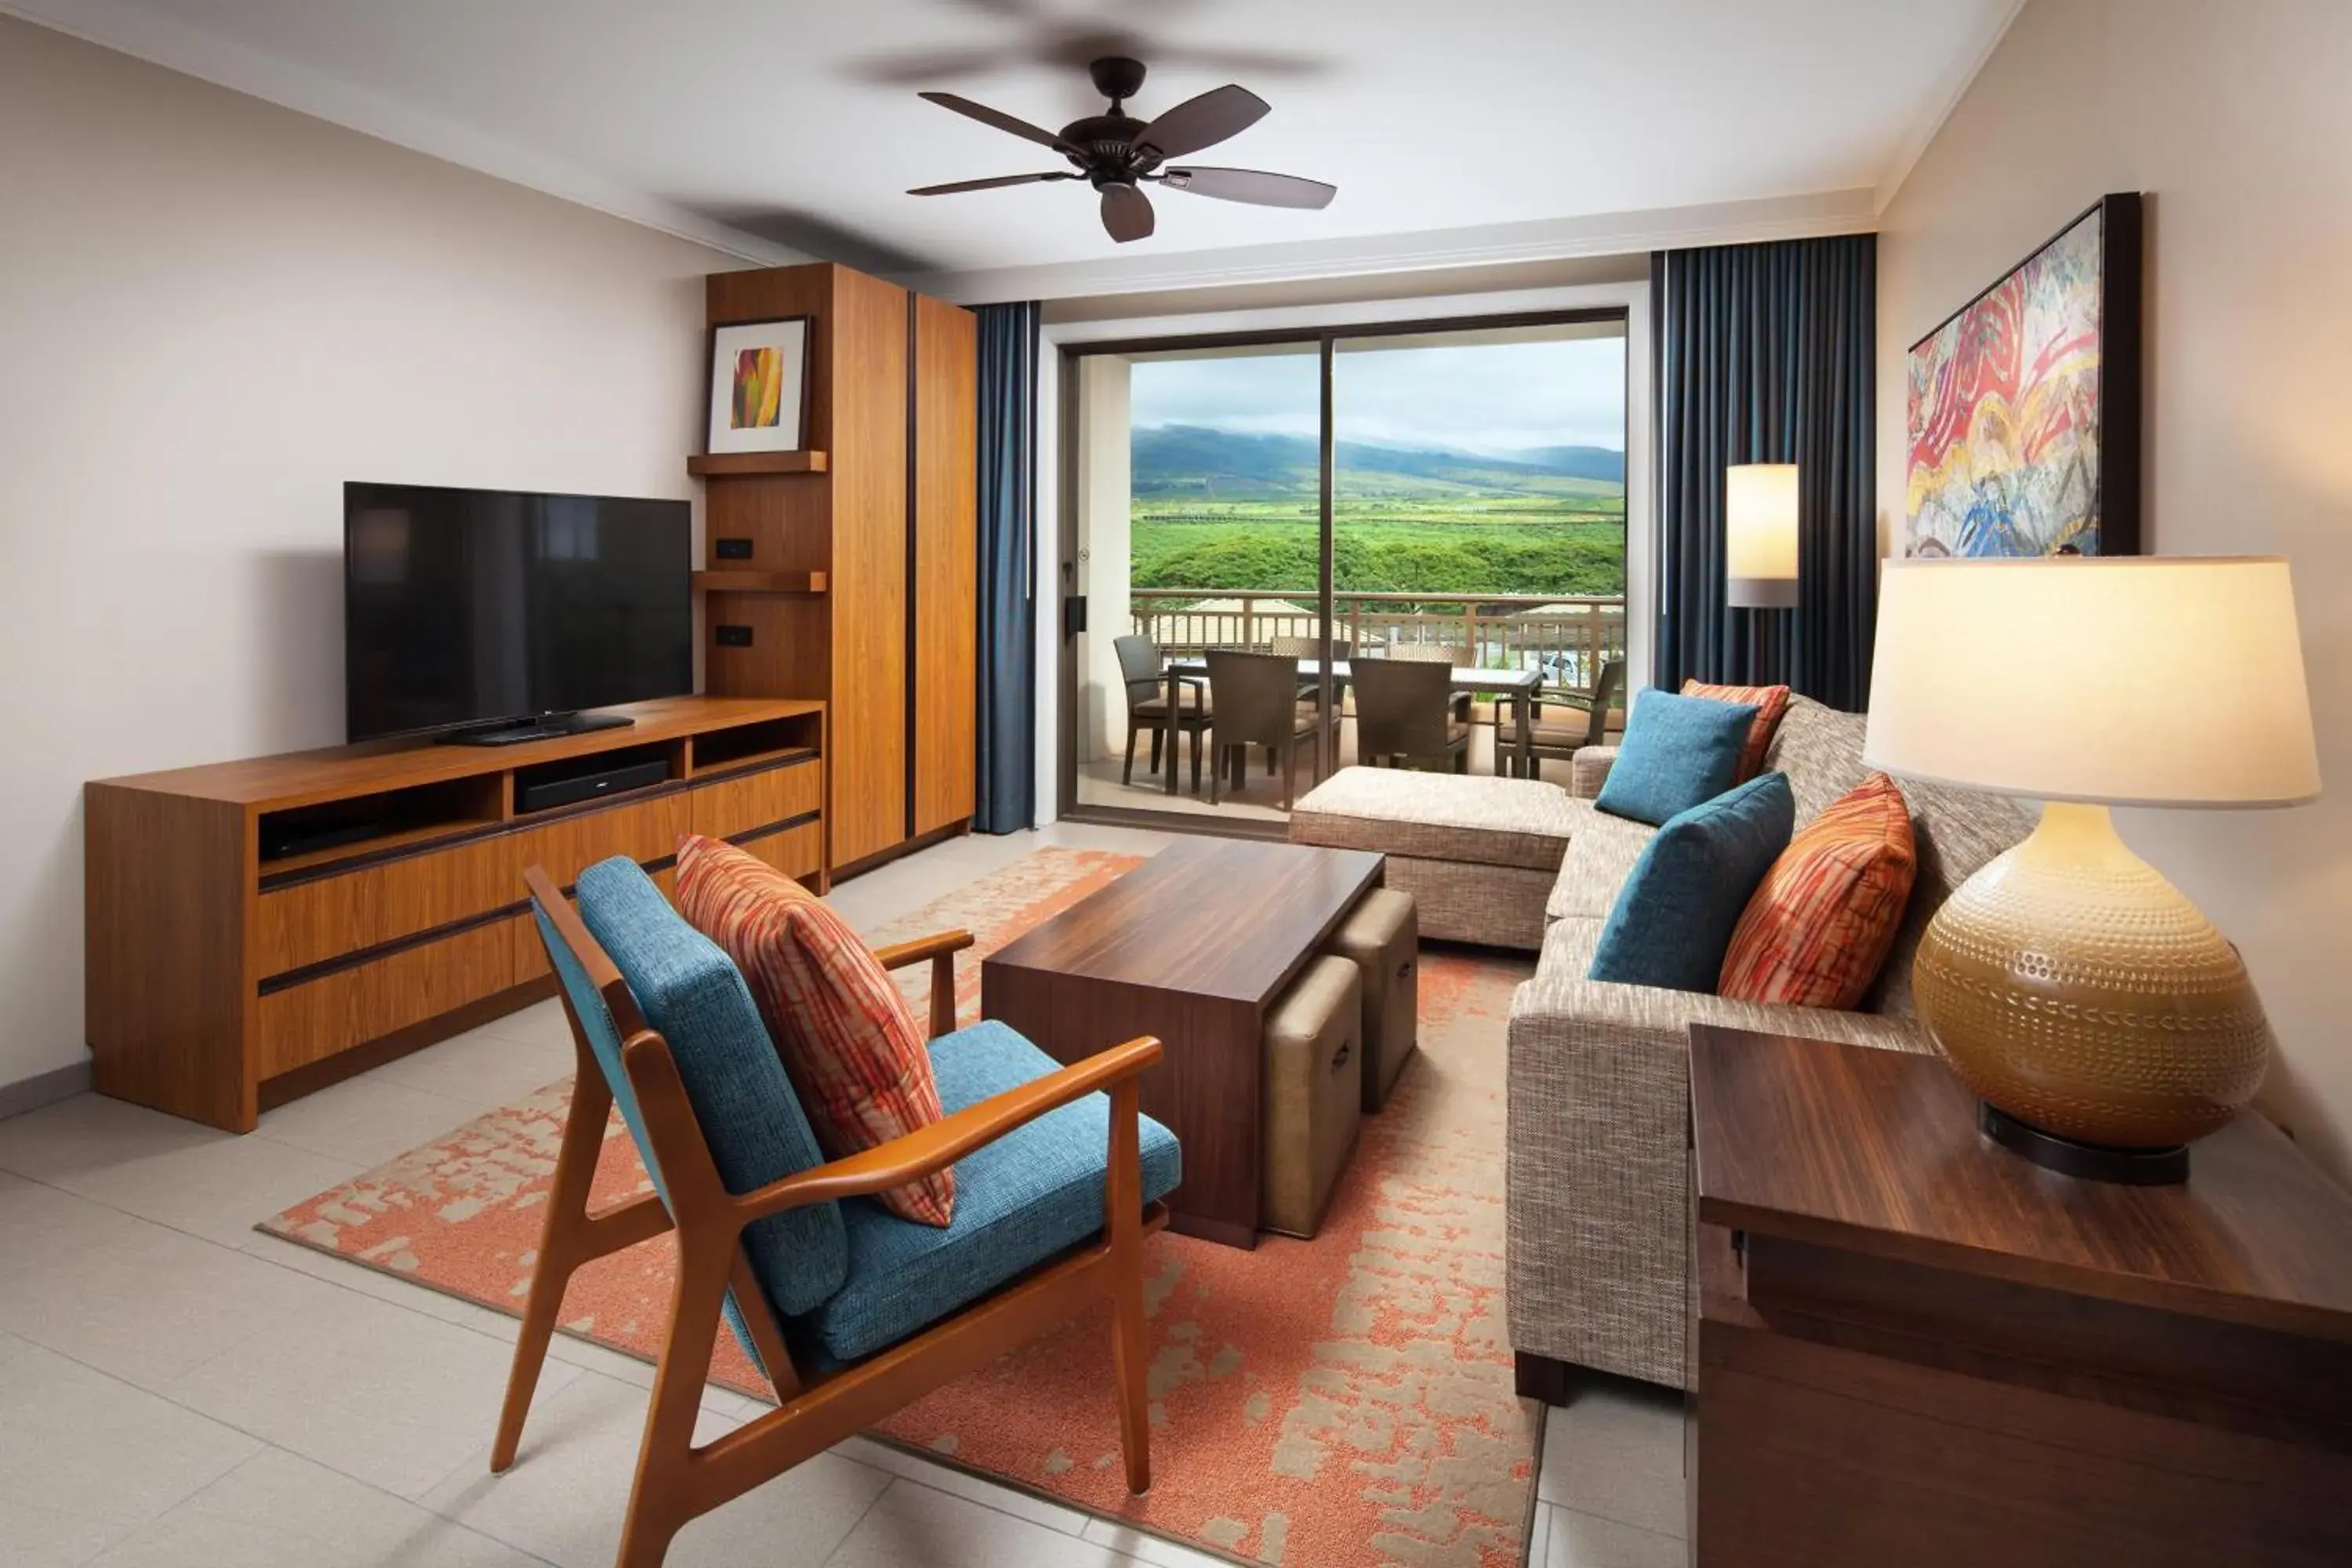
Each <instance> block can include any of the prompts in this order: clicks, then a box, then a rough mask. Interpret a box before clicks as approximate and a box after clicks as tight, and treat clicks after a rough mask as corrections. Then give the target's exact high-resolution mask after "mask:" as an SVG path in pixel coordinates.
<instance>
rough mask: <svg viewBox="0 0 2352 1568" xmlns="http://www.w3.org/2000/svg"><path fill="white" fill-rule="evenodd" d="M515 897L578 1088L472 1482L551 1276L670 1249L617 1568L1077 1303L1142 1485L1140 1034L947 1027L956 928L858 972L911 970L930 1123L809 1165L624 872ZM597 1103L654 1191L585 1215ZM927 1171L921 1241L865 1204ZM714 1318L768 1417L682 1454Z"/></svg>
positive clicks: (1136, 1488) (755, 1046)
mask: <svg viewBox="0 0 2352 1568" xmlns="http://www.w3.org/2000/svg"><path fill="white" fill-rule="evenodd" d="M524 882H525V884H526V886H528V888H529V889H530V902H531V910H532V914H533V916H534V917H535V919H536V920H537V921H538V924H539V932H540V938H541V942H544V943H545V945H546V948H547V954H548V957H549V959H550V960H551V963H553V964H554V967H555V972H556V974H557V976H558V978H559V979H560V981H561V983H562V984H561V994H562V997H563V1010H564V1015H565V1016H566V1017H567V1018H568V1019H569V1020H570V1021H571V1025H572V1047H573V1056H574V1058H575V1059H576V1062H577V1067H578V1077H577V1078H575V1079H573V1082H572V1107H571V1110H570V1113H569V1114H568V1116H567V1117H566V1118H565V1121H564V1125H563V1139H562V1145H561V1148H560V1152H558V1154H557V1156H556V1163H555V1179H554V1184H553V1188H552V1190H551V1192H550V1194H549V1196H548V1205H547V1218H546V1222H545V1226H544V1229H543V1231H542V1233H541V1240H540V1247H539V1254H538V1260H537V1262H536V1263H535V1264H534V1265H533V1266H532V1269H531V1281H530V1301H529V1304H528V1306H527V1307H526V1309H525V1310H524V1313H523V1321H522V1329H521V1332H520V1337H519V1338H518V1339H517V1340H516V1342H515V1355H514V1369H513V1372H512V1374H511V1375H510V1376H509V1380H508V1384H507V1393H506V1402H505V1405H504V1407H503V1408H502V1409H501V1411H500V1412H499V1427H498V1436H497V1439H496V1441H495V1442H494V1443H493V1444H492V1446H491V1449H490V1468H491V1469H492V1470H493V1471H503V1470H505V1469H506V1468H508V1467H509V1466H510V1465H511V1464H513V1462H514V1458H515V1451H516V1447H517V1445H518V1444H519V1443H520V1440H521V1436H522V1428H523V1420H524V1417H525V1415H527V1414H528V1413H529V1411H530V1400H531V1393H532V1391H533V1389H534V1388H535V1387H536V1386H537V1385H538V1382H539V1373H540V1368H541V1364H542V1363H543V1362H544V1360H545V1358H546V1354H547V1347H548V1342H549V1339H550V1336H551V1334H552V1333H553V1331H554V1329H555V1325H556V1322H557V1321H558V1319H559V1317H560V1315H561V1311H562V1304H563V1293H564V1288H565V1286H566V1285H567V1284H568V1283H569V1282H570V1280H571V1279H572V1274H573V1273H574V1272H575V1271H576V1270H577V1269H579V1268H581V1267H582V1266H583V1264H587V1263H590V1262H593V1261H594V1260H595V1259H597V1258H603V1257H605V1256H608V1255H609V1254H612V1253H615V1252H618V1251H620V1250H622V1249H623V1248H625V1247H634V1246H635V1245H637V1244H638V1243H640V1242H646V1241H650V1240H652V1239H654V1238H655V1237H659V1236H661V1235H664V1234H665V1233H667V1232H670V1231H672V1230H675V1231H676V1232H677V1285H676V1288H675V1290H674V1292H673V1293H672V1295H671V1297H670V1300H669V1302H668V1306H667V1311H668V1321H667V1327H666V1329H665V1331H664V1332H663V1336H662V1348H661V1362H660V1366H659V1370H658V1371H657V1372H656V1375H655V1378H654V1385H653V1394H652V1400H651V1406H650V1408H649V1409H648V1411H647V1413H646V1426H645V1436H644V1437H643V1439H642V1441H641V1443H640V1446H639V1447H638V1450H637V1464H636V1476H635V1483H634V1486H633V1488H632V1489H631V1491H630V1493H629V1503H628V1512H627V1514H626V1516H625V1519H624V1521H623V1524H622V1528H621V1548H620V1554H619V1558H618V1568H658V1565H659V1564H660V1563H661V1561H662V1558H663V1556H664V1555H665V1553H666V1552H667V1550H668V1547H669V1543H670V1541H671V1538H672V1537H673V1536H675V1535H676V1534H677V1531H678V1530H679V1529H680V1528H681V1527H683V1526H684V1525H685V1524H686V1523H687V1522H688V1521H691V1520H693V1519H696V1518H698V1517H699V1516H700V1515H702V1514H705V1513H708V1512H709V1511H710V1510H713V1509H715V1508H718V1507H719V1506H720V1505H721V1504H723V1503H725V1502H727V1501H729V1500H730V1499H733V1498H736V1497H740V1496H741V1495H742V1494H743V1493H745V1492H747V1491H749V1490H751V1489H752V1488H753V1487H756V1486H758V1485H760V1484H761V1482H763V1481H766V1480H769V1479H772V1478H774V1477H776V1476H778V1475H781V1474H782V1472H784V1471H785V1470H788V1469H790V1468H793V1466H795V1465H797V1464H800V1463H801V1462H802V1461H803V1460H805V1459H807V1458H811V1457H813V1456H814V1455H817V1454H820V1453H823V1452H824V1450H825V1449H827V1448H829V1447H832V1446H833V1445H834V1444H835V1443H837V1442H839V1441H840V1440H841V1439H842V1438H844V1437H846V1436H849V1435H850V1434H852V1433H854V1432H856V1431H859V1430H861V1429H862V1428H865V1427H866V1426H872V1425H873V1424H874V1423H875V1422H877V1421H878V1420H880V1419H882V1418H883V1417H884V1416H886V1415H889V1414H890V1413H891V1412H892V1411H894V1410H896V1409H898V1407H899V1406H901V1405H906V1404H908V1403H909V1402H911V1401H913V1400H915V1399H917V1398H919V1397H920V1396H921V1395H923V1394H927V1393H929V1391H931V1390H932V1389H934V1388H937V1387H939V1386H940V1384H945V1383H948V1382H950V1381H951V1380H952V1379H954V1378H957V1377H960V1376H962V1375H963V1374H964V1373H969V1372H971V1371H973V1370H975V1369H977V1368H980V1367H982V1366H985V1365H987V1364H988V1363H990V1362H992V1361H993V1360H995V1359H996V1358H997V1357H998V1356H1000V1355H1002V1354H1003V1353H1004V1352H1007V1351H1010V1350H1013V1348H1015V1347H1016V1346H1019V1345H1021V1344H1023V1343H1024V1342H1027V1341H1029V1340H1031V1339H1034V1338H1035V1337H1036V1336H1037V1335H1038V1334H1040V1333H1042V1332H1045V1331H1047V1330H1049V1329H1052V1328H1055V1327H1056V1326H1058V1325H1060V1324H1062V1323H1065V1322H1067V1321H1069V1320H1070V1319H1072V1318H1074V1317H1077V1316H1080V1315H1081V1314H1083V1313H1084V1312H1086V1311H1087V1310H1088V1309H1089V1308H1090V1307H1092V1306H1093V1305H1094V1304H1095V1303H1096V1302H1097V1301H1101V1300H1108V1301H1109V1302H1110V1303H1111V1308H1112V1310H1111V1322H1110V1334H1111V1349H1112V1364H1113V1368H1114V1371H1113V1379H1112V1381H1113V1384H1114V1387H1113V1388H1112V1389H1111V1390H1108V1391H1107V1392H1108V1394H1109V1395H1110V1396H1111V1397H1114V1398H1115V1399H1116V1402H1117V1405H1118V1422H1119V1447H1120V1451H1121V1454H1122V1456H1123V1458H1124V1460H1125V1468H1126V1481H1127V1486H1128V1489H1129V1491H1131V1492H1137V1493H1140V1492H1142V1491H1143V1490H1144V1489H1146V1488H1148V1487H1149V1486H1150V1482H1151V1462H1150V1397H1149V1391H1148V1387H1147V1383H1146V1377H1147V1373H1148V1372H1149V1370H1150V1367H1149V1359H1150V1347H1149V1344H1148V1342H1146V1340H1145V1337H1144V1305H1143V1290H1144V1279H1143V1257H1142V1247H1143V1237H1145V1236H1146V1235H1147V1234H1148V1233H1150V1232H1151V1231H1154V1230H1157V1229H1159V1228H1160V1227H1161V1226H1164V1225H1166V1224H1167V1220H1168V1215H1167V1211H1166V1209H1165V1208H1164V1207H1162V1206H1161V1205H1160V1202H1159V1200H1160V1198H1161V1197H1162V1196H1164V1195H1165V1194H1167V1193H1168V1192H1170V1191H1171V1190H1172V1189H1173V1188H1174V1186H1175V1184H1176V1182H1177V1179H1178V1176H1179V1174H1180V1169H1179V1160H1178V1152H1177V1149H1176V1141H1175V1139H1174V1138H1173V1137H1172V1136H1171V1135H1170V1134H1169V1132H1168V1131H1167V1130H1166V1129H1165V1128H1162V1127H1161V1126H1160V1125H1159V1123H1157V1122H1154V1121H1150V1120H1149V1119H1147V1118H1145V1117H1143V1116H1142V1115H1141V1114H1140V1113H1139V1110H1138V1105H1139V1092H1140V1089H1139V1083H1140V1079H1141V1076H1142V1075H1143V1073H1144V1072H1146V1071H1147V1070H1149V1069H1150V1068H1151V1067H1152V1066H1153V1065H1154V1064H1156V1063H1157V1062H1158V1061H1159V1060H1160V1042H1159V1041H1157V1040H1155V1039H1151V1038H1149V1037H1144V1038H1138V1039H1133V1040H1129V1042H1127V1043H1126V1044H1125V1045H1122V1046H1115V1047H1111V1048H1110V1049H1109V1050H1107V1051H1102V1052H1099V1053H1097V1055H1095V1056H1092V1057H1089V1058H1087V1059H1086V1060H1084V1061H1082V1062H1078V1063H1076V1064H1074V1065H1072V1066H1069V1067H1061V1066H1059V1065H1058V1064H1057V1063H1055V1061H1054V1060H1053V1059H1052V1058H1049V1057H1047V1056H1046V1055H1045V1053H1044V1052H1043V1051H1040V1050H1039V1049H1037V1047H1034V1046H1033V1045H1031V1044H1030V1043H1029V1042H1028V1041H1026V1040H1024V1039H1023V1038H1022V1037H1020V1036H1019V1035H1017V1034H1015V1033H1013V1031H1012V1030H1011V1029H1009V1028H1007V1027H1005V1026H1003V1025H1002V1024H997V1023H982V1024H978V1025H974V1026H971V1027H970V1028H967V1029H956V1028H955V954H956V952H958V951H959V950H961V949H963V948H966V947H969V946H971V940H972V939H971V935H970V934H969V933H968V932H964V931H948V932H944V933H942V934H940V935H938V936H932V937H926V938H923V939H922V940H920V941H918V942H905V943H902V944H900V945H898V946H896V947H890V948H885V949H883V950H882V951H881V952H878V953H877V954H876V955H875V956H876V957H877V958H878V959H880V960H881V962H882V963H883V964H884V965H885V966H886V967H888V968H893V969H895V968H899V967H903V966H904V965H907V964H909V963H920V962H923V961H925V960H929V962H930V964H931V1017H930V1029H931V1035H932V1041H931V1047H930V1049H931V1062H932V1068H933V1071H934V1073H935V1075H936V1077H937V1080H938V1084H939V1090H940V1100H941V1102H942V1103H943V1105H944V1106H945V1108H946V1110H947V1112H948V1114H947V1116H946V1117H945V1119H944V1120H942V1121H936V1122H933V1123H932V1124H931V1125H930V1126H929V1127H925V1128H923V1129H921V1130H920V1131H916V1132H911V1133H908V1134H907V1135H905V1136H903V1137H899V1138H894V1139H892V1140H890V1141H889V1142H886V1143H883V1144H881V1145H879V1146H878V1147H876V1148H872V1149H868V1150H866V1151H864V1152H860V1153H856V1154H851V1155H846V1156H844V1157H843V1158H841V1159H837V1160H834V1161H831V1162H829V1163H828V1162H825V1161H824V1160H823V1158H822V1156H821V1155H820V1154H819V1153H818V1151H817V1145H816V1142H815V1139H814V1134H813V1133H812V1132H811V1131H810V1129H809V1123H808V1120H807V1118H806V1117H805V1116H804V1115H803V1112H802V1110H801V1105H800V1101H799V1100H798V1099H797V1098H796V1097H795V1096H794V1094H793V1088H792V1083H791V1080H790V1079H787V1078H786V1077H785V1076H784V1069H783V1066H782V1061H781V1060H780V1058H778V1056H777V1054H776V1049H775V1047H774V1046H773V1045H772V1043H771V1041H770V1039H769V1037H768V1035H767V1032H766V1030H765V1028H764V1027H763V1026H761V1021H760V1015H759V1013H758V1011H757V1009H756V1008H755V1007H754V1005H753V1004H752V1001H751V993H750V991H749V990H748V989H747V988H746V987H745V985H744V983H743V977H742V975H741V974H740V973H738V972H737V970H736V968H735V966H734V965H733V964H732V963H730V962H729V960H728V958H727V956H726V954H725V953H724V952H721V951H720V950H719V948H718V946H717V945H716V944H714V943H712V942H709V940H707V939H706V938H704V937H703V936H702V935H701V934H700V933H699V932H698V931H695V930H694V929H693V928H692V927H691V926H689V925H688V924H687V922H686V921H685V920H684V919H682V918H681V917H680V916H679V915H678V914H677V911H676V910H672V909H671V908H670V906H669V904H668V902H667V900H665V899H664V898H663V896H662V893H661V890H660V889H658V888H656V887H655V886H654V884H653V882H652V881H651V880H650V879H647V878H646V875H645V873H644V872H643V871H642V870H640V869H639V868H637V866H636V864H635V862H634V861H631V860H628V859H626V858H614V859H611V860H607V861H605V862H604V863H603V864H601V865H597V866H592V867H590V868H588V869H587V870H585V871H583V872H582V873H581V874H580V879H579V884H578V893H579V905H578V907H577V908H576V909H575V908H574V907H573V906H572V903H570V902H569V901H567V900H565V899H564V897H563V895H562V892H561V891H560V890H559V889H557V888H556V886H555V882H554V879H552V878H551V877H549V876H548V875H547V873H546V872H545V871H544V870H543V869H541V868H539V867H536V866H534V867H532V868H530V870H529V871H527V872H526V873H524ZM641 1009H642V1010H641ZM649 1018H650V1019H651V1020H653V1025H652V1026H649V1025H648V1024H647V1022H646V1020H647V1019H649ZM1105 1090H1108V1094H1106V1093H1104V1092H1103V1091H1105ZM616 1101H617V1103H618V1104H619V1106H620V1110H621V1116H622V1120H623V1121H624V1122H625V1124H626V1126H627V1128H628V1131H629V1135H630V1137H631V1138H633V1139H634V1140H635V1142H636V1145H637V1152H638V1154H639V1156H640V1157H641V1158H642V1159H643V1160H644V1162H645V1167H646V1173H647V1175H648V1176H650V1177H651V1179H652V1182H653V1186H654V1191H653V1192H652V1193H651V1194H646V1195H642V1196H638V1197H635V1198H630V1199H628V1200H626V1201H625V1202H622V1203H619V1204H614V1205H608V1206H607V1207H605V1208H604V1209H602V1210H601V1211H599V1212H597V1213H595V1214H593V1215H592V1214H591V1213H589V1212H588V1196H589V1189H590V1186H591V1184H592V1183H593V1180H594V1177H595V1173H596V1163H597V1156H598V1151H599V1150H600V1149H601V1148H602V1146H603V1144H604V1131H605V1121H606V1118H607V1116H608V1115H609V1113H610V1111H611V1110H612V1108H613V1106H614V1103H615V1102H616ZM950 1165H953V1166H954V1167H955V1172H956V1207H955V1218H954V1223H953V1224H951V1225H950V1226H946V1227H945V1228H944V1229H941V1228H937V1227H934V1226H926V1225H918V1224H915V1223H914V1222H912V1221H909V1220H903V1219H900V1218H898V1217H897V1216H896V1215H892V1214H890V1213H889V1212H887V1210H885V1209H884V1208H883V1207H882V1206H881V1205H878V1204H877V1203H875V1202H873V1201H872V1200H871V1198H870V1196H869V1195H868V1194H874V1193H878V1192H882V1191H885V1190H887V1189H888V1188H891V1187H895V1186H898V1185H901V1184H905V1183H906V1182H908V1181H910V1180H913V1179H914V1178H916V1177H918V1176H922V1175H927V1174H929V1173H933V1172H937V1171H941V1170H945V1169H946V1168H948V1167H949V1166H950ZM722 1318H723V1319H724V1320H725V1321H726V1322H727V1325H728V1326H729V1328H730V1329H731V1330H732V1331H733V1332H734V1333H735V1336H736V1338H737V1339H738V1341H739V1342H740V1343H741V1344H742V1347H743V1349H744V1351H745V1352H746V1353H747V1354H748V1355H749V1356H750V1357H751V1361H752V1363H753V1364H754V1365H755V1366H757V1367H758V1368H759V1369H760V1371H761V1374H762V1375H763V1376H764V1377H766V1378H767V1380H768V1381H769V1382H770V1383H771V1384H772V1385H773V1386H774V1388H775V1392H776V1396H777V1398H778V1400H779V1401H780V1403H779V1405H777V1407H776V1408H775V1409H773V1410H772V1411H769V1412H768V1413H766V1414H765V1415H761V1416H758V1417H757V1418H755V1419H753V1420H751V1422H748V1423H747V1424H745V1425H744V1426H740V1427H739V1428H737V1429H736V1430H734V1431H733V1432H730V1433H729V1434H728V1435H727V1436H722V1437H719V1438H718V1439H717V1440H716V1441H713V1442H710V1443H708V1444H705V1445H703V1446H701V1447H696V1446H695V1442H694V1427H695V1419H696V1416H697V1415H698V1414H699V1412H700V1408H701V1400H702V1389H703V1384H704V1383H705V1382H706V1381H707V1380H708V1378H709V1372H710V1358H711V1352H712V1349H713V1347H714V1345H715V1343H716V1342H717V1338H718V1334H719V1322H720V1321H721V1319H722Z"/></svg>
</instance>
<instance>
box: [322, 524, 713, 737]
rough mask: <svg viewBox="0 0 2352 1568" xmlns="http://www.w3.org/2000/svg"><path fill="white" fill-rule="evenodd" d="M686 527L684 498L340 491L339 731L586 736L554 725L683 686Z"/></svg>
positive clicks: (688, 660)
mask: <svg viewBox="0 0 2352 1568" xmlns="http://www.w3.org/2000/svg"><path fill="white" fill-rule="evenodd" d="M692 534H693V525H692V522H691V519H690V513H689V510H688V503H686V502H685V501H682V500H630V499H627V498H624V497H618V496H573V495H541V494H535V493H531V492H528V491H519V490H468V489H444V488H442V487H440V486H436V485H383V484H346V485H345V486H344V487H343V690H344V697H345V728H346V729H347V730H348V731H349V732H350V736H351V738H352V740H354V741H366V740H373V739H376V738H378V737H380V736H384V735H402V734H421V733H425V732H429V731H471V732H473V733H475V734H477V735H482V734H485V733H488V732H493V731H499V730H500V729H501V727H503V729H504V731H505V733H507V734H515V733H528V732H530V730H531V729H532V728H533V727H534V725H536V726H537V727H539V728H541V729H545V730H552V731H562V730H563V729H567V728H570V729H581V728H595V727H599V726H598V725H596V724H594V723H593V722H586V723H583V722H576V721H575V722H571V723H565V722H563V719H564V718H565V717H567V716H570V715H574V714H578V713H581V712H582V711H583V710H588V709H593V708H603V707H607V706H610V705H612V704H614V703H620V702H637V701H643V700H646V699H648V698H655V697H671V696H676V695H678V694H680V693H683V692H688V691H691V690H692V689H694V608H693V587H692V580H691V574H692V570H693V563H692V559H691V557H692V552H693V539H692ZM551 720H552V721H554V722H548V721H551ZM614 722H620V721H614Z"/></svg>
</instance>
